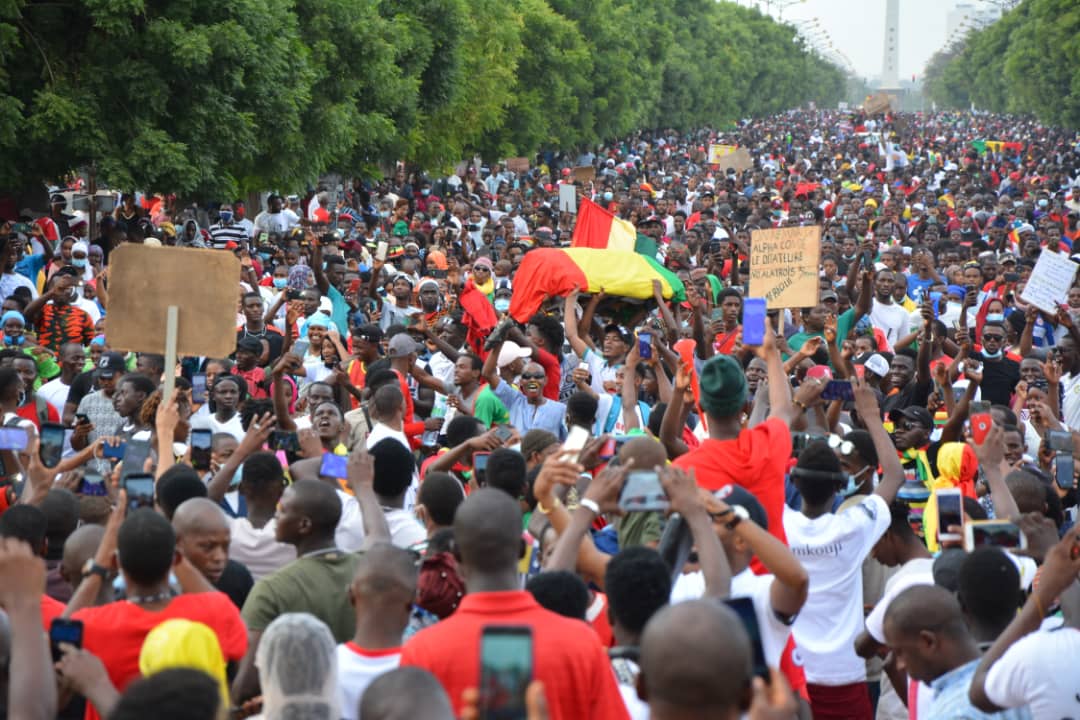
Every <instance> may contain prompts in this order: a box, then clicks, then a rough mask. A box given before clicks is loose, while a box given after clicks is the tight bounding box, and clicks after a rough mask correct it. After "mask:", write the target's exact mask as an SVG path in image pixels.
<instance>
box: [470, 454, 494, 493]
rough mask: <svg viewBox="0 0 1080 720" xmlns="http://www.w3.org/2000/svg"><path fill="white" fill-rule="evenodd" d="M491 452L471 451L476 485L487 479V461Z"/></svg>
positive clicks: (483, 482) (482, 483)
mask: <svg viewBox="0 0 1080 720" xmlns="http://www.w3.org/2000/svg"><path fill="white" fill-rule="evenodd" d="M490 456H491V453H487V452H478V453H473V456H472V462H473V472H474V473H476V483H477V484H478V485H484V484H485V482H486V480H487V463H488V458H489V457H490Z"/></svg>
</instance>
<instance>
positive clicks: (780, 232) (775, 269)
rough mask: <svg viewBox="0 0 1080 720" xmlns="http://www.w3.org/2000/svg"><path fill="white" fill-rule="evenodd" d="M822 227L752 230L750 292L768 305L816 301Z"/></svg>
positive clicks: (796, 305) (795, 305) (796, 304)
mask: <svg viewBox="0 0 1080 720" xmlns="http://www.w3.org/2000/svg"><path fill="white" fill-rule="evenodd" d="M820 254H821V228H820V227H819V226H817V225H807V226H804V227H789V228H777V229H770V230H755V231H754V232H753V233H751V235H750V293H749V295H748V297H763V298H765V301H766V303H767V307H768V308H769V309H770V310H772V309H774V308H796V307H800V308H801V307H810V306H813V305H816V304H817V302H818V284H819V283H818V256H819V255H820Z"/></svg>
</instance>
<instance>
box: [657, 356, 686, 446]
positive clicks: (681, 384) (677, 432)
mask: <svg viewBox="0 0 1080 720" xmlns="http://www.w3.org/2000/svg"><path fill="white" fill-rule="evenodd" d="M690 372H691V369H690V366H689V365H687V364H685V363H683V362H682V361H679V369H678V370H677V371H676V372H675V388H674V390H673V391H672V393H671V402H669V403H668V406H667V409H666V410H664V419H663V420H662V421H661V422H660V442H662V443H663V444H664V449H665V450H667V454H668V459H669V460H674V459H675V458H677V457H679V456H680V455H685V454H686V453H687V452H688V451H689V448H688V447H687V446H686V443H685V442H684V441H683V439H682V430H683V428H684V427H686V419H687V418H688V417H689V416H690V408H691V407H692V405H691V403H690V402H688V401H687V399H686V396H687V395H688V394H689V392H690Z"/></svg>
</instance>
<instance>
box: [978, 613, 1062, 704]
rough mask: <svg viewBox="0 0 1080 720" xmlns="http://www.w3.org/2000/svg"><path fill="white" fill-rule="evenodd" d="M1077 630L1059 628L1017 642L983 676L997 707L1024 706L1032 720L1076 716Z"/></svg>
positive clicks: (991, 698) (987, 693)
mask: <svg viewBox="0 0 1080 720" xmlns="http://www.w3.org/2000/svg"><path fill="white" fill-rule="evenodd" d="M1078 666H1080V630H1077V629H1076V628H1068V627H1062V628H1059V629H1057V630H1051V631H1049V632H1044V631H1040V632H1034V633H1031V634H1030V635H1025V636H1024V637H1022V638H1020V639H1019V640H1017V641H1016V642H1015V643H1014V644H1013V646H1012V647H1010V648H1009V649H1008V650H1006V651H1005V654H1004V655H1002V656H1001V658H1000V659H999V660H998V661H997V662H996V663H994V664H993V666H991V668H990V672H988V673H987V674H986V697H987V698H989V699H990V702H992V703H994V704H995V705H997V706H998V707H1003V708H1015V707H1020V706H1022V705H1027V706H1028V707H1029V708H1030V710H1031V717H1033V718H1055V719H1056V718H1077V717H1080V672H1078V671H1077V667H1078Z"/></svg>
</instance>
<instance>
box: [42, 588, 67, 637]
mask: <svg viewBox="0 0 1080 720" xmlns="http://www.w3.org/2000/svg"><path fill="white" fill-rule="evenodd" d="M66 607H67V606H66V605H64V603H62V602H60V601H59V600H54V599H53V598H51V597H49V596H48V595H42V596H41V626H42V627H43V628H45V632H49V626H50V625H52V621H53V620H55V619H56V618H58V617H60V616H61V615H63V614H64V608H66Z"/></svg>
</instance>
